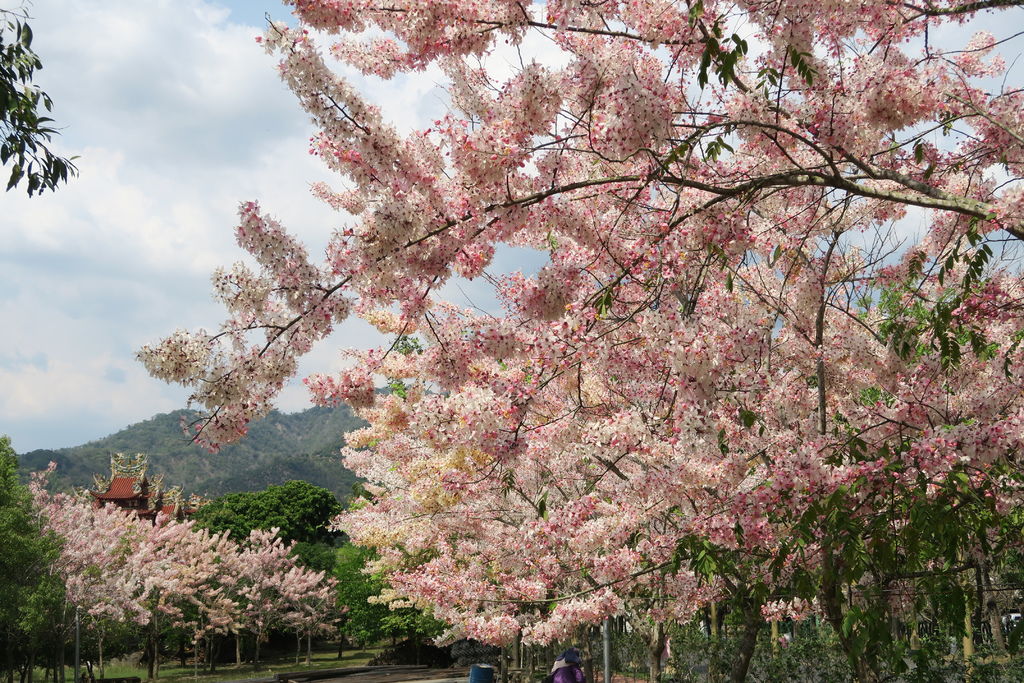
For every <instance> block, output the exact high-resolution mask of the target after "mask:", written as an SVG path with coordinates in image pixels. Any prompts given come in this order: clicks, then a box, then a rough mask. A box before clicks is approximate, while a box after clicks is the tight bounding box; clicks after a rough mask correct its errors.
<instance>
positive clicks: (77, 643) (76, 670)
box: [75, 605, 82, 683]
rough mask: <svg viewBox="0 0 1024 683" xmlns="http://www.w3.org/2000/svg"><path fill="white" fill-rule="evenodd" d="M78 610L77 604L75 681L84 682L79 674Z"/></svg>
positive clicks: (77, 682) (76, 682)
mask: <svg viewBox="0 0 1024 683" xmlns="http://www.w3.org/2000/svg"><path fill="white" fill-rule="evenodd" d="M78 612H79V610H78V606H77V605H76V606H75V683H82V682H81V679H80V678H79V676H78V665H79V664H78V662H79V659H78V651H79V650H78V646H79V642H80V640H79V629H78V623H79V619H78Z"/></svg>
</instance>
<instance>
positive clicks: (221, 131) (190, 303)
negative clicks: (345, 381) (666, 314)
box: [0, 0, 995, 452]
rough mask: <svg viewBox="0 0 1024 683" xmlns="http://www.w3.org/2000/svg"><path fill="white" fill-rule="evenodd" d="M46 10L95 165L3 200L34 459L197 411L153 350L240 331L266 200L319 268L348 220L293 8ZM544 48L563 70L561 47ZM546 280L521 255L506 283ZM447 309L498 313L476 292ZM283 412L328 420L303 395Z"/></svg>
mask: <svg viewBox="0 0 1024 683" xmlns="http://www.w3.org/2000/svg"><path fill="white" fill-rule="evenodd" d="M11 5H12V2H10V1H8V2H4V1H3V0H0V6H3V7H10V6H11ZM28 11H29V14H30V15H31V17H32V19H31V21H30V23H31V26H32V28H33V30H34V33H35V36H36V37H35V42H34V47H35V49H36V51H37V52H38V54H39V55H40V57H41V59H42V61H43V65H44V68H43V70H42V71H40V72H39V73H38V74H37V79H36V80H37V83H38V84H39V85H40V86H41V87H42V88H43V89H44V90H45V91H46V92H47V93H49V94H50V96H51V97H52V98H53V101H54V103H55V113H54V118H55V119H56V121H57V125H58V126H59V127H60V129H61V135H60V137H59V138H57V139H56V141H55V148H56V150H57V151H58V152H59V153H60V154H62V155H65V156H77V157H78V159H77V161H76V164H77V165H78V167H79V169H80V176H79V177H77V178H75V179H73V180H72V181H71V182H70V183H68V184H67V185H66V186H64V187H61V188H60V189H58V191H57V192H56V193H46V194H44V195H42V196H36V197H32V198H28V197H27V196H26V195H25V193H24V190H23V189H15V190H12V191H11V192H8V193H6V194H0V320H2V321H3V322H4V325H3V333H2V334H0V434H8V435H9V436H11V438H12V441H13V445H14V448H15V449H16V450H17V451H18V452H26V451H29V450H33V449H36V448H59V447H64V446H71V445H77V444H80V443H84V442H86V441H89V440H93V439H97V438H101V437H103V436H106V435H108V434H110V433H113V432H115V431H117V430H119V429H121V428H122V427H125V426H127V425H129V424H132V423H135V422H139V421H141V420H145V419H147V418H149V417H151V416H152V415H154V414H156V413H159V412H167V411H171V410H175V409H177V408H181V407H183V406H184V405H185V401H186V397H187V392H186V391H185V390H184V389H182V388H180V387H176V386H170V385H167V384H164V383H163V382H160V381H157V380H155V379H152V378H150V377H149V376H148V375H147V374H146V372H145V370H144V369H143V368H142V366H141V365H140V364H139V363H138V362H137V361H136V360H135V352H136V351H137V349H138V348H139V347H141V346H142V345H143V344H146V343H150V342H154V341H157V340H159V339H160V338H161V337H163V336H166V335H167V334H169V333H171V332H172V331H174V330H175V329H178V328H186V329H195V328H199V327H205V328H206V329H216V327H217V325H218V324H219V322H220V320H221V319H222V317H223V314H222V310H221V308H220V305H219V304H217V303H215V302H214V301H213V299H212V297H211V293H210V292H211V287H210V274H211V273H212V272H213V270H214V269H215V268H217V267H218V266H222V265H230V264H231V263H233V262H234V261H237V260H240V259H242V252H241V250H240V249H239V248H238V247H237V246H236V245H235V243H234V238H233V228H234V226H235V224H236V216H235V212H236V209H237V206H238V204H239V203H240V202H242V201H249V200H258V201H259V202H260V204H261V206H262V208H263V210H264V211H266V212H269V213H270V214H272V215H274V216H275V217H276V218H278V219H279V220H280V221H281V222H282V223H283V225H284V226H285V227H286V228H287V229H289V230H290V231H292V232H293V233H295V234H297V235H299V236H300V237H301V238H302V239H303V240H304V241H305V242H306V244H307V245H308V246H309V248H310V252H311V254H313V255H318V254H321V253H322V251H323V247H324V246H325V244H326V240H327V237H328V236H329V235H330V233H331V231H332V229H333V228H336V227H339V226H340V225H341V222H342V221H343V220H344V218H343V217H342V216H339V215H338V214H336V213H334V212H332V211H330V210H329V209H327V208H326V207H324V206H323V205H322V204H320V203H319V202H318V201H317V200H315V199H313V198H312V197H311V196H310V193H309V186H310V184H312V183H313V182H316V181H321V180H326V181H328V182H330V181H332V180H333V179H332V177H331V176H330V174H329V173H328V172H327V171H326V170H325V169H324V168H323V167H322V166H321V165H320V163H319V161H318V160H317V159H316V158H315V157H312V156H310V155H309V153H308V144H307V142H308V139H309V137H310V135H311V134H312V133H313V128H312V125H311V124H310V123H309V122H308V121H307V119H306V117H305V115H304V114H303V112H302V111H301V110H300V109H299V107H298V105H297V103H296V101H295V99H294V97H293V96H292V94H291V93H290V92H288V91H287V89H286V88H285V87H284V85H283V84H282V83H281V82H280V80H279V79H278V77H277V74H276V71H275V59H274V58H273V57H271V56H269V55H267V54H265V53H264V51H263V50H262V48H261V47H260V46H259V45H258V44H257V43H256V42H255V40H254V39H255V37H256V36H257V35H259V34H260V33H261V32H262V27H263V26H265V22H266V17H267V16H268V15H269V17H270V18H272V19H288V18H289V14H288V11H287V9H286V8H285V7H283V6H281V5H279V4H277V3H275V2H271V1H270V0H91V1H90V0H75V1H72V0H35V2H34V3H32V4H30V5H29V6H28ZM986 21H995V18H993V17H988V18H986ZM956 30H957V31H958V32H962V33H964V34H968V32H967V30H966V29H963V28H958V29H956ZM968 35H969V34H968ZM530 47H531V48H532V50H531V52H532V53H537V52H538V51H540V52H544V50H545V49H546V50H547V51H548V54H547V57H548V58H549V59H551V60H556V59H557V58H556V57H554V56H553V55H552V54H551V50H552V48H551V47H550V46H549V47H545V44H537V45H533V46H530ZM502 58H503V57H502V56H501V55H500V54H499V55H498V56H497V57H496V61H497V65H496V67H497V69H498V70H499V72H500V71H501V67H502V65H501V59H502ZM504 58H507V60H508V61H511V60H512V59H513V58H514V57H513V56H512V55H511V54H510V55H507V56H506V57H504ZM541 60H542V61H547V60H546V59H545V58H544V55H543V54H542V55H541ZM491 66H492V67H494V66H495V64H492V65H491ZM345 75H346V76H348V77H349V78H350V79H351V80H352V81H353V82H354V84H355V85H356V86H357V87H358V88H359V90H360V91H361V92H363V93H364V94H366V95H367V96H368V97H369V99H371V100H372V101H374V102H376V103H377V104H379V105H380V106H381V107H382V109H383V110H384V111H385V114H386V116H388V117H389V118H390V120H391V121H392V122H393V123H395V124H396V125H397V126H398V127H399V129H403V130H409V129H411V128H413V127H426V126H428V125H429V122H430V121H432V120H433V119H435V118H437V117H438V115H439V114H441V113H443V112H444V111H445V107H446V105H445V103H446V99H447V98H446V93H445V91H444V89H443V88H441V87H440V86H439V77H438V75H437V73H436V72H431V71H429V70H428V71H427V72H426V73H424V74H416V75H415V76H412V77H403V78H400V79H396V80H395V81H392V82H384V81H381V80H379V79H373V78H369V77H363V76H362V75H359V74H356V73H353V72H348V73H345ZM4 177H6V176H4ZM539 264H540V260H539V258H538V257H537V255H536V254H528V253H522V252H521V251H506V252H504V253H499V255H498V258H497V259H496V266H495V268H496V269H497V270H498V271H504V272H507V271H510V270H514V269H517V268H521V269H523V270H525V271H528V272H529V271H533V270H536V268H537V267H538V266H539ZM446 293H447V294H448V296H449V297H451V298H452V299H453V300H455V301H456V302H458V303H462V304H470V303H472V304H475V305H480V306H482V307H484V308H491V307H493V305H494V303H493V299H491V300H488V299H487V294H486V293H485V292H484V291H483V290H482V288H477V289H474V285H473V284H472V283H461V284H459V285H455V286H450V287H448V288H447V292H446ZM380 341H381V340H380V338H379V337H378V336H377V334H376V332H375V331H374V330H373V329H372V328H370V327H369V326H368V325H366V324H364V323H361V322H360V321H358V320H353V321H349V322H346V323H345V324H343V325H342V326H341V327H340V328H339V329H338V330H337V331H336V332H335V334H334V335H333V336H332V337H331V338H330V339H328V340H325V341H324V342H322V343H321V344H320V345H319V346H318V347H317V348H316V349H314V351H313V352H312V353H311V354H310V355H309V356H307V357H306V358H305V359H304V360H303V362H302V364H301V366H300V373H299V374H300V376H303V375H305V374H308V373H310V372H314V371H320V372H322V371H331V370H336V369H340V367H341V364H342V362H343V358H342V356H341V354H339V353H338V349H339V348H344V347H357V348H365V347H369V346H375V345H376V344H377V343H379V342H380ZM278 404H279V407H280V408H281V409H283V410H285V411H297V410H302V409H304V408H307V407H309V405H310V404H309V401H308V398H307V394H306V392H305V390H304V389H303V388H302V385H301V383H300V382H298V381H296V382H294V383H293V384H292V385H290V386H289V387H287V388H286V389H285V391H284V392H283V394H282V396H281V399H280V401H279V402H278Z"/></svg>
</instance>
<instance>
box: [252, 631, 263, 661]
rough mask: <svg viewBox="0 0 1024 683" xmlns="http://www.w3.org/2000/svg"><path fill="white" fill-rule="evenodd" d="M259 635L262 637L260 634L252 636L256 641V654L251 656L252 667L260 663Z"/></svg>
mask: <svg viewBox="0 0 1024 683" xmlns="http://www.w3.org/2000/svg"><path fill="white" fill-rule="evenodd" d="M261 635H262V633H255V634H254V635H253V639H254V640H255V641H256V652H255V654H254V655H253V658H252V663H253V665H257V664H259V663H260V636H261Z"/></svg>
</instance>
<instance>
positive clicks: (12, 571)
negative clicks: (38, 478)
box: [0, 436, 63, 681]
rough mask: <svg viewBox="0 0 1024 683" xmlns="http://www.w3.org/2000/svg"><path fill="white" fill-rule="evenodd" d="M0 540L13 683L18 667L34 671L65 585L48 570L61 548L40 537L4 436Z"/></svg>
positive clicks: (6, 654) (1, 622)
mask: <svg viewBox="0 0 1024 683" xmlns="http://www.w3.org/2000/svg"><path fill="white" fill-rule="evenodd" d="M0 539H3V540H2V548H3V550H2V552H0V643H2V645H0V647H2V656H3V667H4V670H5V671H6V674H7V676H6V679H7V680H8V681H10V680H12V678H13V672H14V669H15V668H21V667H27V670H29V671H31V669H32V665H33V664H34V662H35V657H36V653H37V652H38V651H39V650H40V649H41V648H42V647H43V646H44V645H45V641H46V639H47V638H48V637H49V635H50V634H52V632H53V627H52V622H53V618H54V612H55V610H59V609H60V608H61V607H62V605H63V586H62V585H60V584H59V581H56V580H55V579H54V576H53V573H52V572H50V571H48V568H49V567H50V566H51V564H52V563H53V561H54V559H55V557H56V553H57V544H56V542H55V540H54V539H53V538H52V537H50V536H48V535H44V534H43V533H42V531H41V529H40V525H39V523H38V521H37V519H36V517H35V515H33V512H32V500H31V497H30V495H29V491H28V489H27V488H26V487H25V486H24V485H22V484H20V483H19V482H18V476H17V458H16V457H15V455H14V450H13V449H12V448H11V441H10V439H9V438H8V437H7V436H0Z"/></svg>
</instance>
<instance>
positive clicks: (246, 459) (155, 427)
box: [18, 406, 364, 499]
mask: <svg viewBox="0 0 1024 683" xmlns="http://www.w3.org/2000/svg"><path fill="white" fill-rule="evenodd" d="M182 416H185V417H186V419H188V418H189V417H190V416H191V413H190V412H189V411H186V410H176V411H174V412H172V413H162V414H160V415H157V416H155V417H152V418H150V419H148V420H145V421H143V422H139V423H138V424H134V425H131V426H130V427H126V428H125V429H122V430H121V431H119V432H117V433H115V434H111V435H110V436H108V437H106V438H103V439H98V440H96V441H91V442H89V443H87V444H83V445H81V446H72V447H70V448H59V449H56V450H46V449H41V450H35V451H29V452H28V453H23V454H21V455H19V456H18V461H19V469H20V470H21V472H22V474H23V475H24V476H27V473H28V472H31V471H35V470H40V469H43V468H45V467H46V466H47V464H48V463H49V462H50V461H51V460H52V461H54V462H56V463H57V471H56V472H55V473H54V476H53V477H51V482H52V483H53V486H54V488H56V489H65V488H69V487H72V486H91V485H92V477H93V474H108V473H109V471H110V454H111V453H116V452H123V453H146V454H148V455H149V463H150V465H149V472H150V476H152V475H154V474H164V484H165V486H181V487H182V489H183V490H184V493H185V494H186V495H188V494H191V493H198V494H200V495H202V496H207V497H213V496H219V495H222V494H225V493H234V492H237V491H257V490H262V489H264V488H266V487H267V486H269V485H270V484H281V483H283V482H286V481H290V480H292V479H297V480H302V481H308V482H312V483H314V484H317V485H318V486H323V487H324V488H326V489H330V490H331V491H333V492H334V494H335V495H337V496H338V497H339V498H340V499H344V498H347V497H348V495H349V494H350V493H351V490H352V484H353V483H354V482H355V481H356V477H355V475H354V474H352V473H351V472H349V471H348V470H347V469H345V468H344V467H342V465H341V461H340V458H339V456H338V449H339V448H341V445H342V442H343V435H344V434H345V432H348V431H351V430H353V429H357V428H359V427H361V426H363V424H364V422H363V421H362V420H360V419H359V418H358V417H356V416H355V415H353V414H352V412H351V411H350V410H349V409H348V407H347V406H340V407H337V408H319V407H317V408H310V409H309V410H305V411H303V412H301V413H291V414H286V413H280V412H277V411H273V412H271V413H270V415H268V416H267V417H266V418H264V419H263V420H260V421H259V422H255V423H253V424H252V425H251V428H250V430H249V434H248V435H247V436H246V437H245V438H243V439H242V440H241V441H239V442H238V443H235V444H232V445H230V446H225V447H224V448H223V449H222V450H221V452H220V453H216V454H210V453H207V452H206V451H205V450H203V449H202V448H199V447H198V446H196V445H194V444H192V443H190V442H189V441H188V440H187V439H186V438H185V436H184V435H183V434H182V431H181V426H180V420H181V418H182Z"/></svg>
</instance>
